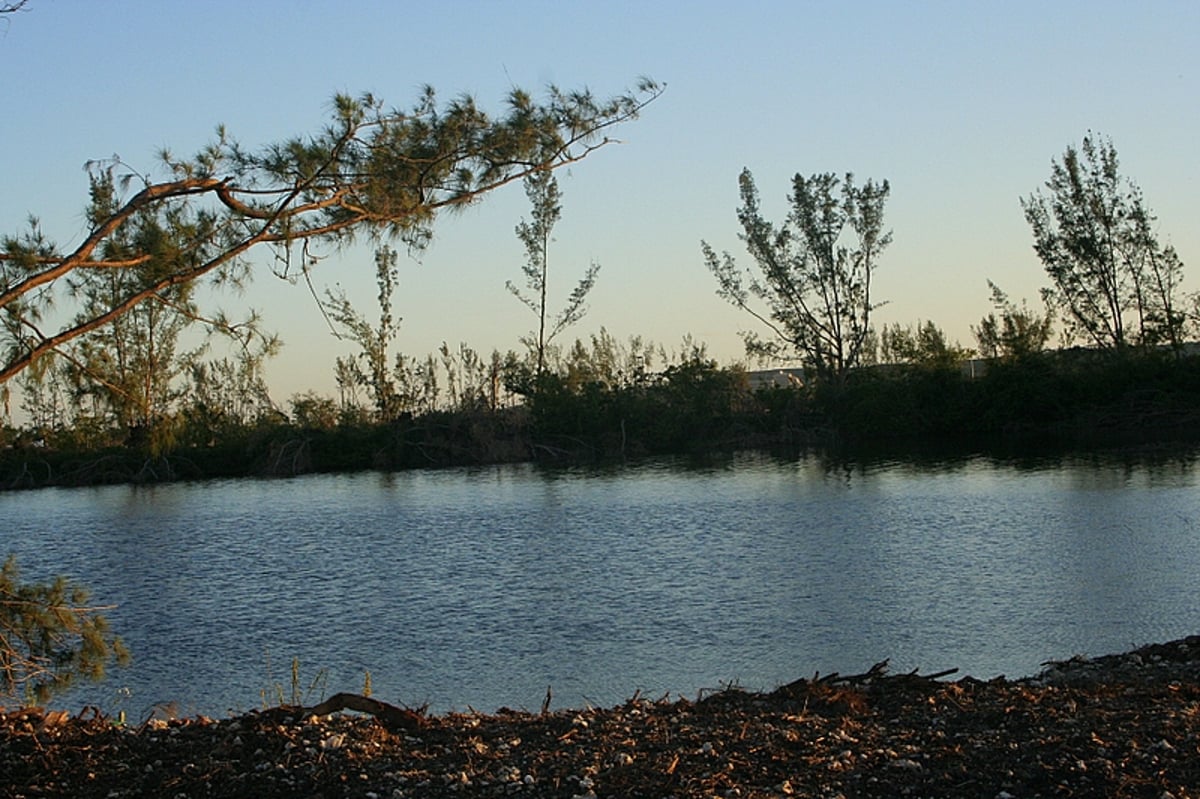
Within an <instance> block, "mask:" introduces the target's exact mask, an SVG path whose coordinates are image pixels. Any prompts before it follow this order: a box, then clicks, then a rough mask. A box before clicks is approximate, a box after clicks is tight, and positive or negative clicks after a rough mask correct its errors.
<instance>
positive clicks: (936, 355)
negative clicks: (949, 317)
mask: <svg viewBox="0 0 1200 799" xmlns="http://www.w3.org/2000/svg"><path fill="white" fill-rule="evenodd" d="M879 340H880V344H879V348H880V360H881V361H882V362H883V363H908V364H914V365H917V366H924V367H929V368H933V369H949V368H954V367H956V366H958V364H960V363H962V362H963V361H965V360H967V359H968V358H970V357H971V356H972V355H974V352H973V351H971V350H969V349H965V348H963V347H960V346H959V345H958V343H957V342H955V343H954V344H949V343H947V341H946V334H945V332H944V331H943V330H942V329H941V328H940V327H938V326H937V325H935V324H934V323H933V322H931V321H927V322H924V323H921V322H918V323H917V325H916V327H913V326H912V325H901V324H899V323H895V324H892V325H885V326H884V328H883V332H882V333H881V334H880V337H879Z"/></svg>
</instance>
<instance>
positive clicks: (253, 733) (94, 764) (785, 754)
mask: <svg viewBox="0 0 1200 799" xmlns="http://www.w3.org/2000/svg"><path fill="white" fill-rule="evenodd" d="M1045 666H1046V667H1045V669H1044V670H1043V671H1042V672H1041V673H1039V674H1038V675H1036V676H1033V677H1025V678H1020V679H1015V680H1008V679H1005V678H999V677H998V678H995V679H992V680H989V681H981V680H978V679H975V678H973V677H961V678H958V679H945V678H946V677H954V676H957V675H953V674H952V673H950V672H942V673H939V674H934V675H919V674H916V673H910V674H890V673H888V671H887V669H886V665H885V664H877V666H875V667H873V668H872V669H871V670H869V671H868V672H865V673H863V674H859V675H851V676H846V677H843V676H840V675H828V676H825V677H821V676H819V675H814V677H813V678H811V679H801V680H796V681H795V682H792V683H789V684H787V685H785V686H781V687H780V688H777V689H775V690H774V691H771V692H763V693H754V692H746V691H742V690H739V689H737V688H727V689H724V690H721V691H718V692H716V693H711V694H707V695H703V696H700V697H697V698H696V700H694V701H692V700H687V699H677V700H669V699H667V698H666V697H664V698H662V699H658V700H652V699H647V698H643V697H639V696H637V695H635V696H634V697H633V698H631V699H629V700H627V701H626V702H624V703H623V704H620V705H617V706H614V707H610V708H582V709H571V710H557V711H554V712H549V711H545V712H540V713H531V712H524V711H521V712H518V711H512V710H508V709H505V708H501V709H500V710H498V711H497V712H496V713H494V714H480V713H466V714H464V713H447V714H444V715H439V716H430V715H425V714H424V713H423V712H422V711H421V710H419V709H412V708H401V709H399V710H401V711H402V715H401V716H398V717H388V716H387V715H386V713H373V712H371V710H372V707H373V706H372V705H370V704H369V702H370V700H367V703H366V704H358V706H354V703H355V702H356V700H352V704H349V705H344V706H343V707H341V708H334V709H333V710H332V711H331V710H330V707H331V705H328V703H327V706H326V707H324V708H322V707H319V706H318V707H316V708H288V707H282V708H274V709H270V710H266V711H260V712H250V713H246V714H243V715H240V716H235V717H230V718H228V719H223V720H219V721H218V720H213V719H208V718H204V717H193V718H188V719H176V720H151V721H147V722H146V723H144V724H141V725H138V726H136V727H133V726H120V725H116V724H114V720H112V719H109V718H105V717H103V716H101V715H99V714H98V713H94V714H91V715H89V714H87V713H84V714H80V715H78V716H74V717H72V716H69V715H68V714H66V713H63V712H53V711H51V712H47V711H42V710H36V709H25V710H15V711H9V712H6V713H0V742H2V745H0V774H4V775H7V776H5V777H0V793H2V794H3V795H6V796H64V797H65V796H97V797H114V798H115V797H118V796H162V795H167V796H179V795H183V796H240V795H256V796H262V797H276V796H278V797H283V796H297V795H307V796H360V797H368V798H370V797H373V798H374V799H380V797H391V798H392V799H403V797H449V796H455V797H463V796H510V795H519V796H526V797H593V796H595V797H600V796H614V797H615V796H640V795H645V796H675V797H711V796H714V795H715V796H729V797H767V796H813V797H817V796H820V797H837V796H842V797H868V798H869V797H885V796H887V797H894V796H903V795H914V796H938V797H986V799H997V798H998V797H1002V796H1007V797H1010V799H1015V797H1032V796H1114V795H1122V796H1146V797H1154V799H1165V798H1166V797H1167V796H1170V797H1174V799H1185V798H1186V797H1197V796H1200V636H1189V637H1187V638H1181V639H1177V640H1174V641H1169V642H1165V643H1161V644H1149V645H1146V646H1142V647H1138V648H1137V649H1133V650H1130V651H1128V652H1124V653H1119V654H1113V655H1105V656H1101V657H1097V658H1092V659H1086V658H1080V657H1071V658H1069V659H1067V660H1061V661H1052V660H1051V661H1046V664H1045ZM342 696H346V695H342ZM342 701H343V702H344V701H346V700H342ZM334 704H336V703H334ZM377 705H384V703H377ZM388 707H391V706H388ZM375 709H376V710H378V709H379V708H378V707H376V708H375ZM313 710H320V711H329V712H321V713H319V714H317V715H313V713H312V712H311V711H313ZM346 710H350V711H354V712H353V714H350V713H346V712H344V711H346ZM305 711H308V712H305Z"/></svg>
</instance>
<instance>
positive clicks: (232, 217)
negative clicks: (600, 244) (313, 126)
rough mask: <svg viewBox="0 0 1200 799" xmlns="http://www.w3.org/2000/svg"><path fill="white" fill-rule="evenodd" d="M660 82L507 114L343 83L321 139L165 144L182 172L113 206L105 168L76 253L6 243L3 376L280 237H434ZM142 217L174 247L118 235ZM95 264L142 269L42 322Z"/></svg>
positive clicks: (602, 140) (0, 330)
mask: <svg viewBox="0 0 1200 799" xmlns="http://www.w3.org/2000/svg"><path fill="white" fill-rule="evenodd" d="M661 92H662V87H660V86H659V85H658V84H655V83H654V82H652V81H649V80H643V81H641V82H640V83H639V84H638V85H637V87H636V88H635V90H633V91H631V92H628V93H626V94H622V95H618V96H616V97H614V98H611V99H607V100H597V99H596V98H595V97H593V96H592V95H591V94H590V93H589V92H571V93H564V92H561V91H559V90H558V89H555V88H553V87H551V88H550V90H549V97H548V99H547V100H546V101H544V102H542V103H535V102H534V101H533V100H532V99H531V98H530V97H529V96H528V95H527V94H525V93H523V92H513V93H512V95H511V96H510V98H509V107H508V110H507V112H506V113H504V114H501V115H499V116H496V117H492V116H489V115H487V114H485V113H484V112H482V111H480V110H479V109H478V108H477V107H476V106H475V103H474V101H473V100H471V99H470V98H460V99H457V100H455V101H452V102H450V103H449V104H447V105H445V106H444V107H439V106H438V104H437V103H436V101H435V98H434V95H433V92H432V90H427V91H426V93H425V94H424V95H423V96H422V98H421V99H420V100H419V101H418V102H417V104H416V105H415V106H414V108H413V109H411V110H409V111H395V110H392V111H384V110H383V108H382V106H381V104H380V103H379V102H378V101H377V100H376V99H375V98H373V97H371V96H370V95H365V96H363V97H361V98H358V99H352V98H349V97H346V96H338V97H337V98H335V101H334V106H335V108H334V120H333V123H332V124H331V125H330V126H329V127H328V128H326V130H325V131H323V132H321V133H319V134H317V135H316V136H313V137H309V138H296V139H291V140H287V141H284V142H280V143H276V144H274V145H270V146H268V147H266V148H264V149H263V150H262V151H260V152H258V153H249V152H247V151H245V150H243V149H242V148H241V147H240V146H239V145H238V144H237V143H236V142H233V141H231V140H230V139H229V138H228V137H227V136H226V134H225V132H224V131H223V130H220V131H219V136H218V140H217V141H216V142H214V143H213V144H211V145H209V146H208V147H206V148H205V149H204V150H202V151H201V152H200V153H199V154H197V155H196V156H194V157H193V158H192V159H190V160H182V161H181V160H176V159H174V158H172V157H171V156H170V154H169V153H165V154H164V156H163V160H164V162H165V165H166V167H167V168H168V169H169V170H170V171H171V173H172V174H173V179H172V180H168V181H165V182H162V183H153V184H150V185H147V186H145V187H144V188H143V189H141V190H140V191H138V192H137V193H136V194H134V195H133V196H132V197H130V198H128V199H127V200H125V201H123V202H121V203H118V205H117V206H116V209H115V210H113V211H111V212H110V213H100V212H98V211H96V210H95V209H97V208H98V207H100V205H101V204H100V203H99V201H98V200H97V196H99V193H102V190H104V189H107V190H109V191H110V193H111V190H112V186H113V185H114V180H113V169H114V168H115V167H116V163H115V162H112V163H110V164H109V165H108V168H107V169H106V170H98V171H93V173H92V175H91V186H92V193H93V206H92V209H93V213H96V214H97V215H98V216H100V217H101V218H99V219H94V220H93V228H92V230H91V231H90V232H89V234H88V235H87V236H86V238H85V239H84V240H83V241H82V242H81V243H80V244H79V245H78V246H76V247H75V248H74V249H73V250H71V251H70V252H66V253H60V252H59V251H58V250H57V248H56V247H54V246H53V245H51V244H49V243H47V242H45V241H43V240H42V238H41V235H40V232H39V231H38V230H37V229H36V224H35V225H34V228H33V230H31V231H30V232H28V233H26V234H25V235H24V236H13V237H6V238H3V239H2V240H0V336H2V337H3V339H4V340H3V342H2V343H3V344H5V345H6V350H7V352H6V354H5V355H4V356H3V360H2V361H0V383H3V382H4V381H6V380H8V379H10V378H12V377H13V376H14V375H16V374H18V373H20V372H21V371H22V370H23V369H24V368H26V367H28V366H29V365H30V364H31V363H33V362H34V361H35V360H36V359H38V358H39V357H42V356H43V355H46V354H47V353H49V352H52V351H54V350H56V349H59V348H61V347H63V346H65V345H67V344H68V343H70V342H72V341H73V340H74V339H77V338H78V337H80V336H83V335H85V334H87V333H89V332H91V331H94V330H96V329H97V328H99V327H101V326H103V325H106V324H109V323H111V322H113V321H114V320H116V319H117V318H119V317H120V316H121V315H123V314H125V313H128V312H129V311H130V310H131V309H133V308H134V307H136V306H137V305H138V304H139V303H141V302H144V301H146V300H147V299H149V298H151V297H153V296H155V295H156V294H159V293H161V292H163V291H165V290H166V289H169V288H171V287H174V286H179V285H183V284H189V283H194V282H196V281H199V280H201V279H202V278H205V277H210V276H213V277H217V278H220V277H222V276H224V275H226V274H227V273H228V271H229V270H231V269H234V268H238V267H244V266H245V264H244V262H243V260H242V259H243V257H244V256H245V255H246V254H247V253H248V252H249V251H250V250H251V249H253V248H254V247H257V246H258V245H267V246H271V247H276V248H279V249H280V250H282V251H283V252H284V253H285V256H284V257H285V260H286V252H287V251H288V250H289V249H290V247H291V245H293V244H295V243H297V242H309V241H324V242H327V243H331V244H333V245H334V246H335V247H337V246H343V245H345V244H347V243H349V242H351V241H353V239H354V237H355V236H356V235H358V234H364V235H368V236H369V237H372V238H376V237H384V238H403V239H404V240H406V241H407V242H409V244H410V246H418V247H419V246H423V245H424V244H425V243H427V241H428V240H429V228H430V226H431V224H432V223H433V221H434V219H435V217H436V216H437V214H438V212H440V211H445V210H453V209H456V208H460V207H463V206H466V205H469V204H471V203H474V202H476V201H477V200H478V199H480V198H481V197H482V196H483V195H485V194H486V193H488V192H490V191H493V190H495V189H498V188H500V187H502V186H505V185H507V184H508V183H511V182H514V181H518V180H521V179H523V178H524V177H525V176H527V175H529V174H531V173H533V172H536V171H539V170H547V169H556V168H558V167H561V166H565V165H567V164H572V163H576V162H578V161H580V160H582V159H583V158H586V157H587V156H588V155H590V154H592V153H593V152H595V151H596V150H597V149H599V148H601V147H604V146H606V145H608V144H610V143H612V142H614V141H615V139H612V138H610V137H608V136H607V135H606V134H607V131H608V130H609V129H610V128H612V127H614V126H616V125H619V124H621V123H623V122H627V121H630V120H632V119H635V118H636V117H637V116H638V115H639V113H640V112H641V110H642V109H643V108H645V106H646V105H647V104H648V103H650V102H652V101H653V100H654V99H655V98H657V97H658V95H659V94H661ZM89 216H91V214H89ZM139 225H142V226H147V225H149V226H152V227H153V229H154V230H155V231H156V232H158V233H160V234H161V235H159V236H158V238H159V239H164V238H165V241H166V242H167V245H169V246H167V245H164V246H167V252H169V254H170V257H166V256H164V255H163V253H161V252H156V251H153V250H147V251H144V252H136V251H135V252H130V251H129V247H128V246H120V247H118V246H115V244H114V242H116V241H118V240H122V241H127V240H130V239H136V237H132V236H130V235H128V233H129V231H131V230H136V229H137V228H138V226H139ZM122 236H123V238H122ZM84 269H87V270H92V269H126V270H135V269H136V270H139V271H138V274H139V280H138V281H134V287H133V288H132V289H130V290H129V292H128V293H127V294H126V295H124V296H122V297H119V298H117V299H115V300H114V301H113V302H112V303H111V304H110V305H109V306H108V307H107V308H104V309H102V310H99V311H96V312H93V313H89V314H83V315H80V316H76V317H75V318H74V319H71V320H70V321H69V322H67V323H65V324H62V325H61V326H60V328H59V329H58V330H57V331H55V332H47V333H42V332H41V331H40V330H39V328H38V326H37V325H35V324H34V320H36V319H38V318H40V315H41V314H43V313H44V312H45V311H46V310H47V309H48V308H49V306H50V304H51V303H52V302H53V301H54V299H55V298H56V296H58V297H61V296H62V295H63V294H64V293H65V289H66V287H67V286H68V283H67V282H66V281H68V279H69V277H70V276H71V275H72V274H73V273H75V272H76V271H77V270H84ZM60 287H61V288H60Z"/></svg>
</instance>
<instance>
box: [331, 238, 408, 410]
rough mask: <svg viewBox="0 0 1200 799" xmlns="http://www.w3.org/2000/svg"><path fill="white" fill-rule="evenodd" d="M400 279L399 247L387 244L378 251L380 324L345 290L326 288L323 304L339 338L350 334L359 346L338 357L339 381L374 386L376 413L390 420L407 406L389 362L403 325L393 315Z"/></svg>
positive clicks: (349, 386)
mask: <svg viewBox="0 0 1200 799" xmlns="http://www.w3.org/2000/svg"><path fill="white" fill-rule="evenodd" d="M398 280H399V274H398V270H397V268H396V251H395V250H393V249H392V248H391V247H388V246H386V245H385V246H383V247H381V248H380V249H378V250H376V251H375V282H376V285H377V286H378V287H379V295H378V301H379V324H378V326H376V327H372V325H371V323H370V322H368V321H367V319H366V318H364V317H363V316H362V315H361V314H359V313H358V311H357V310H355V308H354V306H353V304H352V303H351V302H350V299H349V298H348V297H347V296H346V293H345V292H344V291H341V290H339V291H337V292H334V291H328V290H327V291H326V298H325V302H324V303H323V307H324V309H325V314H326V316H327V317H328V318H329V320H330V322H332V323H333V324H335V325H337V327H339V328H340V329H341V330H340V332H339V331H338V330H335V331H334V334H335V335H337V336H338V338H346V339H349V340H350V341H352V342H354V343H355V344H357V345H358V346H359V352H357V353H356V354H355V355H353V356H351V357H350V358H345V359H343V358H338V359H337V365H336V370H337V378H338V384H339V385H341V386H343V390H347V391H352V390H353V388H352V387H358V386H362V387H366V388H368V389H370V391H371V394H372V397H373V399H374V402H375V415H376V418H377V419H379V420H380V421H384V422H386V421H390V420H392V419H394V418H396V416H397V415H399V413H400V412H401V411H402V410H404V407H403V406H404V403H403V398H402V396H401V394H400V392H399V391H398V390H397V388H396V381H395V378H394V377H393V375H392V373H391V369H390V365H389V363H388V348H389V347H390V346H391V342H392V339H394V338H395V336H396V333H397V331H399V329H400V320H399V319H396V318H395V317H394V316H393V315H392V296H393V295H394V294H395V291H396V284H397V282H398Z"/></svg>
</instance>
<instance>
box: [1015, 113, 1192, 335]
mask: <svg viewBox="0 0 1200 799" xmlns="http://www.w3.org/2000/svg"><path fill="white" fill-rule="evenodd" d="M1051 164H1052V167H1051V175H1050V179H1049V180H1048V181H1046V189H1047V190H1048V192H1049V193H1048V195H1047V194H1043V193H1041V192H1040V191H1039V192H1038V193H1036V194H1033V195H1030V196H1029V197H1028V198H1025V199H1022V200H1021V205H1022V207H1023V209H1024V211H1025V219H1026V220H1027V221H1028V222H1029V225H1030V227H1031V228H1032V230H1033V239H1034V250H1035V251H1036V252H1037V254H1038V257H1039V258H1040V259H1041V261H1042V263H1043V265H1044V266H1045V269H1046V274H1048V275H1049V276H1050V280H1051V283H1052V285H1051V286H1050V287H1049V288H1047V289H1045V290H1044V292H1043V294H1044V296H1045V298H1046V301H1047V303H1048V304H1051V305H1053V306H1054V307H1056V308H1058V309H1060V310H1061V312H1062V315H1063V322H1064V324H1066V326H1067V328H1066V333H1067V334H1068V335H1069V336H1072V337H1076V336H1080V337H1082V338H1083V339H1085V340H1086V341H1088V342H1089V343H1091V344H1092V345H1094V346H1097V347H1101V348H1113V349H1119V348H1121V347H1124V346H1126V345H1129V344H1140V345H1156V344H1161V343H1169V344H1171V345H1172V346H1173V347H1175V348H1176V349H1178V348H1179V347H1180V346H1181V345H1182V343H1183V339H1184V335H1185V333H1186V331H1185V324H1186V315H1185V314H1184V313H1183V312H1182V310H1181V309H1180V308H1179V307H1178V306H1177V300H1176V296H1175V294H1176V291H1177V289H1178V287H1179V283H1180V281H1181V279H1182V273H1183V264H1182V263H1181V262H1180V260H1179V256H1178V255H1177V254H1176V253H1175V250H1174V249H1173V248H1172V247H1170V246H1165V247H1164V246H1161V245H1159V243H1158V239H1157V237H1156V235H1155V233H1154V231H1153V223H1154V221H1155V217H1154V216H1152V215H1151V214H1150V212H1149V210H1147V208H1146V206H1145V204H1144V202H1143V200H1142V193H1141V191H1140V189H1138V187H1137V186H1136V185H1134V184H1133V183H1132V182H1131V181H1129V180H1128V179H1126V178H1124V177H1122V176H1121V174H1120V171H1119V168H1118V167H1119V164H1118V160H1117V151H1116V148H1115V147H1114V146H1113V144H1112V141H1111V140H1109V139H1103V138H1100V137H1098V136H1096V135H1095V134H1092V133H1089V134H1088V135H1087V136H1085V137H1084V138H1083V144H1082V146H1081V147H1080V149H1078V150H1077V149H1076V148H1075V147H1073V146H1069V147H1067V149H1066V152H1064V153H1063V157H1062V160H1061V162H1060V161H1052V162H1051Z"/></svg>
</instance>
